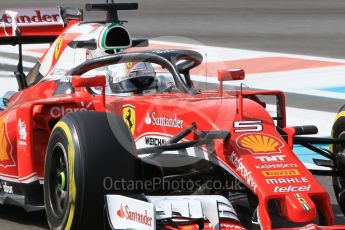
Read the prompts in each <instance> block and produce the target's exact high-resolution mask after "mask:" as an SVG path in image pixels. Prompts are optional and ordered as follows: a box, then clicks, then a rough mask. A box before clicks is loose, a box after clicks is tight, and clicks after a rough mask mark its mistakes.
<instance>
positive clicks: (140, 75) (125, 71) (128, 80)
mask: <svg viewBox="0 0 345 230" xmlns="http://www.w3.org/2000/svg"><path fill="white" fill-rule="evenodd" d="M107 75H108V77H109V86H110V87H111V90H112V91H113V92H114V93H141V92H143V91H144V90H149V89H153V88H156V80H155V78H156V72H155V70H154V68H153V66H152V64H151V63H148V62H128V63H121V64H115V65H111V66H109V67H108V70H107Z"/></svg>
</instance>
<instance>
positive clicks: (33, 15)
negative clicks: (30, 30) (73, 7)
mask: <svg viewBox="0 0 345 230" xmlns="http://www.w3.org/2000/svg"><path fill="white" fill-rule="evenodd" d="M1 20H2V21H3V22H5V23H7V24H11V23H12V18H11V16H9V15H7V14H3V15H2V16H1ZM16 21H17V23H19V24H22V23H42V22H48V23H58V22H60V21H61V16H60V15H59V14H57V13H55V14H54V13H52V12H44V11H43V10H42V11H41V10H35V11H33V12H32V11H28V12H20V13H19V15H18V16H17V17H16Z"/></svg>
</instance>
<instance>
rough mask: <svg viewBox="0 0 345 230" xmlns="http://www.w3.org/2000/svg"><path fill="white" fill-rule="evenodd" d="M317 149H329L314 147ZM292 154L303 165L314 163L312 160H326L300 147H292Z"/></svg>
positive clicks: (325, 146)
mask: <svg viewBox="0 0 345 230" xmlns="http://www.w3.org/2000/svg"><path fill="white" fill-rule="evenodd" d="M316 146H317V147H321V148H325V149H329V145H316ZM293 151H294V153H295V154H296V155H297V157H298V158H299V159H300V160H301V161H302V162H303V163H312V164H313V163H314V162H313V158H316V159H323V160H327V158H325V157H323V156H321V155H319V154H317V153H315V152H313V151H311V150H309V149H307V148H305V147H303V146H301V145H294V148H293Z"/></svg>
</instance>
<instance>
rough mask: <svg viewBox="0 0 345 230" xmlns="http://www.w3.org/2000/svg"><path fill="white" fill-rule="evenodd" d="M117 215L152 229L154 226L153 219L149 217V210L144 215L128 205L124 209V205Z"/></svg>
mask: <svg viewBox="0 0 345 230" xmlns="http://www.w3.org/2000/svg"><path fill="white" fill-rule="evenodd" d="M116 215H117V216H118V217H120V218H121V219H127V220H129V221H134V222H136V223H139V224H144V225H147V226H150V227H151V226H152V219H153V218H152V217H150V216H149V214H148V212H147V210H145V211H144V213H140V212H139V211H135V210H133V211H132V210H131V209H130V208H129V206H128V205H125V208H123V205H122V204H121V206H120V208H119V210H117V212H116Z"/></svg>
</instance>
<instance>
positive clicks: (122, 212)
mask: <svg viewBox="0 0 345 230" xmlns="http://www.w3.org/2000/svg"><path fill="white" fill-rule="evenodd" d="M116 214H117V215H118V216H119V217H120V218H124V217H125V212H124V211H123V207H122V204H121V207H120V209H119V210H117V213H116Z"/></svg>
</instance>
